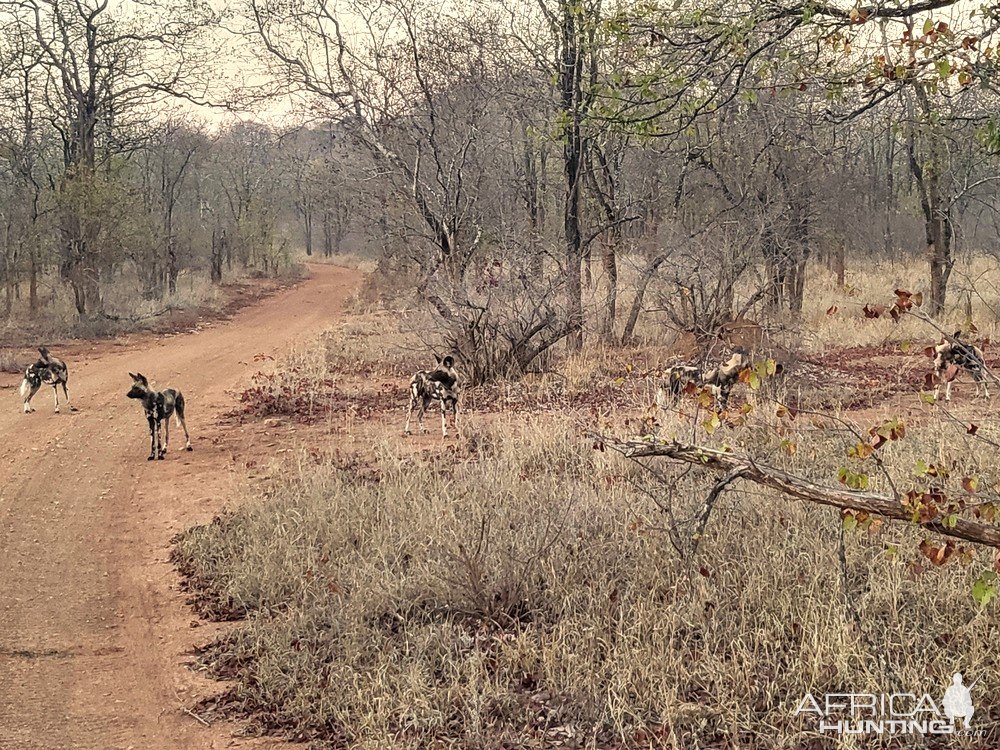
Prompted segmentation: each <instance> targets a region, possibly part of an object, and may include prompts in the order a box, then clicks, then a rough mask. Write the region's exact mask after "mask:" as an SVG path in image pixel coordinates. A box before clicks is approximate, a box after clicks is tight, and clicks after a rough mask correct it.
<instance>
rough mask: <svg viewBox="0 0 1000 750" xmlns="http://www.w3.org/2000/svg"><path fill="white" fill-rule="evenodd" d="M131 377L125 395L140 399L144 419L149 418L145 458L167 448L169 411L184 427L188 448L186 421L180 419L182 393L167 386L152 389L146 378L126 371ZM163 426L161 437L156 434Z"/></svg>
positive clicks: (150, 457) (157, 454)
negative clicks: (157, 389)
mask: <svg viewBox="0 0 1000 750" xmlns="http://www.w3.org/2000/svg"><path fill="white" fill-rule="evenodd" d="M129 377H130V378H132V388H131V389H129V392H128V393H126V394H125V395H126V396H127V397H128V398H134V399H138V400H139V401H142V408H143V410H144V411H145V412H146V419H147V420H148V422H149V443H150V445H149V458H148V459H147V460H148V461H152V460H153V459H156V458H158V459H161V460H162V459H163V457H164V456H166V455H167V448H168V446H169V445H170V415H171V414H173V415H174V418H175V419H176V420H177V424H178V425H180V427H181V429H183V430H184V441H185V446H184V447H185V450H192V448H191V436H190V435H189V434H188V428H187V425H186V424H185V423H184V396H183V395H182V394H181V392H180V391H178V390H175V389H173V388H167V389H165V390H162V391H154V390H153V389H152V388H150V386H149V381H148V380H146V378H145V376H143V375H142V374H141V373H137V374H132V373H131V372H130V373H129ZM161 424H162V426H163V439H162V440H161V438H160V426H161Z"/></svg>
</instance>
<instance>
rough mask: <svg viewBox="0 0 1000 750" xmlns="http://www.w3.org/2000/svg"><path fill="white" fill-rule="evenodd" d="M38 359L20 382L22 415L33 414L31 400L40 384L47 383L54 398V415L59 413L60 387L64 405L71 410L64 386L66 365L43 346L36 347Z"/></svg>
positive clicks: (67, 374)
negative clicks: (64, 399) (22, 403)
mask: <svg viewBox="0 0 1000 750" xmlns="http://www.w3.org/2000/svg"><path fill="white" fill-rule="evenodd" d="M38 353H39V355H40V356H39V358H38V361H37V362H35V363H34V364H32V365H28V367H27V368H26V369H25V371H24V379H23V380H22V381H21V398H22V399H23V401H24V413H25V414H28V413H29V412H33V411H34V408H33V407H32V406H31V399H32V398H34V395H35V394H36V393H38V389H39V388H41V387H42V383H48V384H49V385H51V386H52V394H53V396H54V397H55V402H56V407H55V411H56V414H58V413H59V390H58V389H59V387H60V386H61V387H62V391H63V396H65V398H66V404H67V405H68V406H69V408H70V411H72V410H73V407H72V405H70V403H69V390H67V388H66V384H67V383H68V382H69V368H68V367H66V363H65V362H63V361H62V360H61V359H56V358H55V357H53V356H52V355H51V354H49V350H48V349H46V348H45V347H44V346H40V347H38Z"/></svg>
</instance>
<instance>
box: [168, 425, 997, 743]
mask: <svg viewBox="0 0 1000 750" xmlns="http://www.w3.org/2000/svg"><path fill="white" fill-rule="evenodd" d="M749 434H752V433H749ZM732 437H733V435H732V434H731V435H729V436H728V438H729V439H732ZM829 439H830V438H829V435H823V434H820V433H816V434H815V435H814V439H813V441H812V443H809V442H808V441H804V442H803V445H802V450H801V452H802V453H804V454H809V453H810V452H811V451H812V450H813V449H814V448H816V447H817V445H819V444H821V443H822V442H823V441H829ZM924 447H925V448H926V447H927V446H924ZM919 452H920V446H919V444H917V445H916V447H910V448H908V449H906V450H902V449H900V450H898V451H897V452H896V453H893V454H891V455H890V456H889V460H891V461H892V462H894V463H898V465H899V466H900V467H902V466H906V465H910V464H911V462H912V459H913V456H914V455H916V453H919ZM789 462H792V463H794V460H793V459H789ZM803 463H804V462H803ZM810 465H813V464H812V463H811V462H810ZM820 468H821V469H823V470H825V468H826V467H820ZM644 482H645V479H644V475H643V474H642V473H641V472H639V471H638V469H636V467H634V466H629V465H627V464H625V463H624V462H623V461H621V460H618V459H617V458H615V457H613V456H611V455H609V454H605V453H601V452H598V451H595V450H593V449H592V447H591V444H590V442H588V441H584V440H581V439H580V435H579V434H578V432H577V431H576V430H575V429H574V427H573V426H572V425H571V424H569V423H566V422H560V423H558V424H552V423H551V422H544V423H542V422H530V421H529V422H528V423H522V424H518V425H514V424H497V425H494V426H493V427H491V428H488V429H483V430H480V431H477V432H475V433H474V434H473V435H470V436H469V440H468V443H467V447H466V448H464V449H463V450H461V451H458V452H456V453H454V454H445V455H444V456H441V457H439V458H436V459H434V460H430V461H424V460H419V459H413V458H409V457H404V456H401V455H399V454H397V453H396V452H394V451H393V450H391V449H385V450H382V451H380V452H379V453H378V454H377V455H376V456H374V457H373V458H372V460H371V461H370V462H367V463H357V462H355V461H354V460H349V459H345V458H344V457H337V456H331V457H329V458H327V459H325V460H323V461H321V462H320V463H319V464H318V465H313V464H311V463H306V462H305V461H303V463H301V464H300V465H299V466H298V467H297V469H295V470H292V471H290V472H288V474H287V479H286V480H285V481H283V482H281V483H279V484H277V485H273V486H270V487H267V488H266V489H263V490H259V491H256V492H254V495H255V496H254V497H253V498H252V499H251V500H249V501H248V502H246V503H245V504H243V505H241V507H240V508H239V509H238V510H236V511H234V512H233V513H231V514H228V515H226V516H224V517H223V518H221V519H220V520H219V521H217V522H216V523H214V524H212V525H210V526H207V527H202V528H198V529H194V530H192V531H190V532H189V533H187V534H186V535H185V536H184V537H183V539H182V540H181V541H180V543H179V545H178V547H177V559H178V561H179V562H180V565H181V568H182V570H184V571H185V572H186V573H187V574H188V575H189V576H191V578H192V580H193V581H194V582H195V587H196V589H198V590H199V592H200V596H201V597H202V599H201V601H202V607H203V611H205V612H207V613H210V614H214V615H216V616H226V617H228V616H232V615H239V616H244V615H245V616H246V617H247V620H246V622H245V623H244V624H243V625H242V626H240V627H239V628H238V629H237V630H236V631H235V632H234V633H233V635H232V636H231V637H229V638H227V639H225V640H223V641H221V642H219V643H217V644H215V645H214V646H213V647H212V648H210V649H209V650H208V652H207V653H206V655H205V657H204V659H205V662H206V663H207V664H208V665H209V666H210V668H211V669H212V670H213V671H214V672H215V673H217V674H219V675H223V676H227V677H231V678H235V679H236V680H237V682H236V685H235V687H234V688H233V692H232V694H231V696H230V697H231V700H232V703H233V705H234V706H236V707H238V708H239V709H241V710H243V711H251V712H254V713H255V714H256V715H257V717H258V720H259V721H260V722H262V724H263V725H264V726H268V727H272V728H273V727H280V728H283V729H287V730H289V731H290V732H291V734H292V735H293V736H297V737H301V738H311V739H317V740H324V741H326V742H328V743H329V745H330V746H343V747H347V746H351V747H364V748H387V747H394V748H427V747H438V746H440V747H461V748H513V747H519V748H521V747H525V748H526V747H647V746H652V747H676V748H692V747H748V748H777V747H807V746H812V745H810V744H809V742H810V741H811V740H812V739H813V738H814V734H813V733H812V731H811V725H810V721H809V720H808V719H803V718H799V719H796V718H793V716H792V712H793V711H794V708H795V705H796V703H797V701H798V699H799V698H800V697H801V696H802V695H803V694H804V693H805V692H806V691H812V692H813V693H817V694H819V693H824V692H846V691H851V690H854V691H857V692H861V691H868V690H871V691H873V692H880V691H882V690H889V689H903V688H905V689H912V690H917V691H923V690H928V691H929V692H931V693H932V694H935V695H937V694H938V693H939V692H940V691H941V690H942V689H943V686H944V685H945V682H946V679H947V676H948V675H950V674H951V673H952V672H953V671H955V670H956V669H960V670H961V671H963V672H965V673H966V674H968V675H976V676H977V677H978V678H980V683H979V686H980V688H981V691H977V694H978V695H982V696H991V695H996V694H997V690H998V689H1000V660H998V657H997V652H996V648H995V642H996V640H995V639H996V637H997V636H998V632H997V625H996V620H995V618H994V617H993V615H992V612H991V611H989V610H987V611H983V610H980V609H979V608H978V607H977V606H976V605H975V603H974V602H973V600H972V599H971V597H970V596H969V594H968V590H969V586H970V582H971V577H972V576H973V569H974V566H970V567H969V568H962V567H959V566H958V565H957V564H956V565H951V566H945V567H943V568H940V569H937V568H934V569H930V570H927V571H925V572H923V573H922V574H921V575H920V576H917V577H914V575H913V573H912V568H911V566H910V565H909V564H908V563H909V559H908V556H907V554H906V553H905V552H904V553H902V554H901V555H900V557H899V559H896V560H890V559H888V558H887V557H886V554H885V552H886V549H887V545H889V544H890V543H891V544H895V545H899V546H900V547H901V549H903V550H907V549H911V548H912V547H913V545H914V544H915V542H916V540H917V539H918V538H919V534H917V533H916V532H915V531H914V530H912V529H905V528H894V529H892V530H891V531H889V530H883V531H881V532H879V533H877V534H872V535H869V534H866V533H855V534H853V535H851V536H850V537H849V539H848V541H847V545H846V551H847V562H848V577H847V578H846V579H844V578H843V577H842V575H841V571H840V567H839V565H838V563H837V555H838V543H839V534H840V522H839V518H838V517H837V516H836V514H834V513H832V512H830V511H826V510H818V509H814V508H806V507H801V506H798V505H795V504H793V503H791V502H789V501H787V500H782V499H780V498H777V497H775V496H773V495H771V494H761V493H756V492H750V491H739V490H737V491H734V492H732V493H731V494H730V495H728V496H727V497H726V499H725V501H724V503H723V504H722V505H720V506H719V507H717V509H716V512H715V515H714V518H713V519H712V523H711V527H710V533H709V534H708V536H707V538H706V539H705V540H704V542H703V543H702V545H701V548H700V550H699V551H698V553H697V554H696V555H690V556H688V557H686V558H684V557H681V556H680V555H678V553H677V552H676V551H675V550H674V548H673V547H672V545H671V544H670V543H669V542H668V539H667V536H666V535H665V534H664V533H661V532H658V531H656V530H655V529H656V528H657V527H658V526H662V525H663V524H664V523H665V516H664V513H663V511H662V510H661V508H660V507H659V506H658V505H657V504H656V503H654V502H653V501H652V500H651V499H650V498H649V497H648V496H647V495H645V494H644V493H643V492H640V491H637V489H636V483H639V484H640V485H641V484H643V483H644ZM681 488H682V492H681V493H679V495H678V497H677V498H676V500H675V505H674V507H673V512H674V514H675V515H676V516H677V517H678V518H684V517H687V516H690V515H693V514H694V513H695V512H696V511H697V509H698V507H699V506H700V503H701V497H702V493H703V491H704V485H703V483H702V482H701V481H698V482H695V481H686V482H685V483H682V485H681ZM845 585H846V587H847V589H846V590H845ZM855 617H856V618H857V620H855ZM857 623H861V627H858V625H857ZM906 686H909V687H906ZM993 718H994V719H997V718H1000V715H997V714H994V716H993ZM991 737H992V739H993V740H996V739H997V738H1000V735H991ZM435 743H440V744H435ZM816 746H817V747H823V746H831V747H832V746H833V745H832V744H829V745H823V744H820V745H816ZM867 746H874V745H867ZM955 746H958V747H963V746H964V747H988V746H995V744H993V745H991V744H979V745H977V744H975V743H973V744H965V745H962V744H958V745H955Z"/></svg>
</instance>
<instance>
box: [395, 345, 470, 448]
mask: <svg viewBox="0 0 1000 750" xmlns="http://www.w3.org/2000/svg"><path fill="white" fill-rule="evenodd" d="M434 359H435V360H437V367H435V368H434V369H433V370H418V371H417V372H415V373H414V374H413V377H412V378H410V408H409V411H407V413H406V426H405V427H404V428H403V433H404V434H405V435H409V434H410V418H411V417H412V416H413V411H414V409H416V411H417V425H418V426H419V427H420V431H421V432H427V428H426V427H424V412H426V411H427V407H428V406H430V405H431V403H433V402H435V401H437V403H438V404H439V405H440V406H441V435H442V436H444V437H448V425H447V422H446V421H445V414H446V413H447V412H448V411H451V415H452V424H453V426H454V427H455V432H458V372H457V371H456V370H455V360H454V359H453V358H452V357H445V358H444V359H442V358H440V357H438V356H437V355H436V354H435V355H434Z"/></svg>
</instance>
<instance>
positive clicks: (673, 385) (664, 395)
mask: <svg viewBox="0 0 1000 750" xmlns="http://www.w3.org/2000/svg"><path fill="white" fill-rule="evenodd" d="M749 365H750V359H749V358H748V357H747V355H746V352H744V351H743V350H742V349H737V350H736V351H735V352H734V353H733V355H732V356H731V357H730V358H729V359H728V360H726V362H725V363H724V364H721V365H719V366H718V367H713V368H712V369H711V370H702V369H701V368H699V367H696V366H695V365H674V366H673V367H671V368H670V369H669V370H667V373H666V374H667V378H666V381H665V382H664V383H662V384H661V385H660V387H659V388H658V389H657V392H656V403H657V404H658V405H659V406H660V408H663V409H665V408H667V407H669V406H672V405H673V404H675V403H676V402H677V399H678V398H680V395H681V393H682V392H683V391H684V389H685V388H686V387H687V385H688V384H689V383H693V384H694V385H695V386H697V387H699V388H700V387H705V386H707V387H708V388H710V389H711V391H712V394H713V395H714V396H715V399H716V401H718V403H719V406H721V407H722V408H723V409H725V408H726V406H727V405H728V404H729V394H730V392H731V391H732V390H733V386H734V385H736V383H737V382H738V381H739V377H740V372H741V371H742V370H744V369H745V368H746V367H748V366H749Z"/></svg>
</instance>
